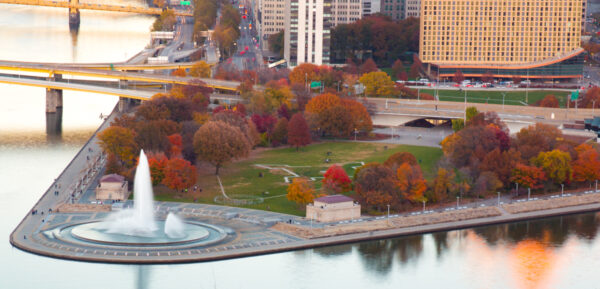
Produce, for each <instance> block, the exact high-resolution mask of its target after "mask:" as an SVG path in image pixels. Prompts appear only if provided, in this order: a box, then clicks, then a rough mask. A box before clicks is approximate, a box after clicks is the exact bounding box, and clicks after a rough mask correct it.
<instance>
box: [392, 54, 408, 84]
mask: <svg viewBox="0 0 600 289" xmlns="http://www.w3.org/2000/svg"><path fill="white" fill-rule="evenodd" d="M392 71H393V72H394V76H395V77H396V78H397V79H400V74H401V73H402V72H404V73H406V71H404V64H402V60H400V59H396V61H394V65H392ZM402 80H406V79H402Z"/></svg>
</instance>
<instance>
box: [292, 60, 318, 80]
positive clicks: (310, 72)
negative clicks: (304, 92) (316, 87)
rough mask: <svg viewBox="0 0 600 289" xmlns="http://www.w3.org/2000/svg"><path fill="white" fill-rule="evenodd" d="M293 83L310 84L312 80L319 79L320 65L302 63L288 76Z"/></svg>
mask: <svg viewBox="0 0 600 289" xmlns="http://www.w3.org/2000/svg"><path fill="white" fill-rule="evenodd" d="M288 77H289V79H290V82H291V83H292V84H295V83H298V84H303V85H304V84H305V83H306V82H308V84H310V83H311V82H312V81H319V80H320V79H319V67H318V66H317V65H314V64H311V63H302V64H300V65H298V66H296V67H294V69H293V70H292V71H291V72H290V75H289V76H288Z"/></svg>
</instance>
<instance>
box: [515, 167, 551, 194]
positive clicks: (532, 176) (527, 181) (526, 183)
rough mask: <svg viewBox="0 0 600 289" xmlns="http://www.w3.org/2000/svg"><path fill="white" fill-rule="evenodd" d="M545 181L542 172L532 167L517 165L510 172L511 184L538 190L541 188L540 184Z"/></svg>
mask: <svg viewBox="0 0 600 289" xmlns="http://www.w3.org/2000/svg"><path fill="white" fill-rule="evenodd" d="M545 180H546V175H545V174H544V170H542V169H541V168H538V167H534V166H528V165H524V164H517V165H516V166H515V168H514V169H513V171H512V177H511V178H510V181H511V182H514V183H518V184H519V185H521V186H523V187H526V188H530V189H538V188H541V187H542V182H543V181H545Z"/></svg>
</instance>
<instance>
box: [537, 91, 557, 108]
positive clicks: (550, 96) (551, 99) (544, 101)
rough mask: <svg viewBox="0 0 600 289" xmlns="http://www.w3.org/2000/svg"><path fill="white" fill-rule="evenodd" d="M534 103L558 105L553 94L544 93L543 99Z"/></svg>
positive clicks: (544, 105)
mask: <svg viewBox="0 0 600 289" xmlns="http://www.w3.org/2000/svg"><path fill="white" fill-rule="evenodd" d="M536 105H537V106H541V107H555V108H558V107H560V105H559V103H558V99H557V98H556V96H554V95H553V94H548V95H546V96H545V97H544V98H543V99H541V100H539V101H538V102H536Z"/></svg>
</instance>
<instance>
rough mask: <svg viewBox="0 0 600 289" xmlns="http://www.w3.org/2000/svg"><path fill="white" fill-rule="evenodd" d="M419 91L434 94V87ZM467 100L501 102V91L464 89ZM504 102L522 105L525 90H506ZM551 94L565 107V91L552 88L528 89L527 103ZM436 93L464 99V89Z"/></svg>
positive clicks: (460, 99)
mask: <svg viewBox="0 0 600 289" xmlns="http://www.w3.org/2000/svg"><path fill="white" fill-rule="evenodd" d="M421 92H424V93H429V94H431V95H434V96H435V90H434V89H421ZM466 92H467V101H468V102H475V103H491V104H502V91H485V90H476V91H472V90H466ZM505 93H506V96H505V99H504V101H505V102H504V103H505V104H506V105H524V103H526V93H525V91H506V92H505ZM548 94H553V95H554V96H556V98H558V102H559V104H560V106H561V107H565V105H566V99H567V95H569V92H567V91H554V90H533V91H529V93H528V96H527V100H528V102H527V103H528V104H529V105H534V104H535V103H536V102H537V101H539V100H541V99H543V98H544V97H545V96H546V95H548ZM438 95H439V97H440V100H442V101H457V102H463V101H465V90H463V91H459V90H438Z"/></svg>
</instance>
